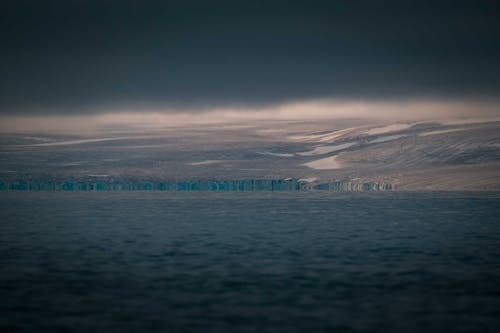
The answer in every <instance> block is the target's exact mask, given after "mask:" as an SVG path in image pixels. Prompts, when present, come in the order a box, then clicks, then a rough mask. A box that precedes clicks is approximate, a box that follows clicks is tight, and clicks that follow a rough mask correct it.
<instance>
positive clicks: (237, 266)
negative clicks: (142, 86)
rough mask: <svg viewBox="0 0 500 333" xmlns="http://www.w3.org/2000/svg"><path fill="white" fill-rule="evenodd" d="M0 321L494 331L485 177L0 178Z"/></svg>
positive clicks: (112, 326) (100, 328)
mask: <svg viewBox="0 0 500 333" xmlns="http://www.w3.org/2000/svg"><path fill="white" fill-rule="evenodd" d="M0 212H1V213H0V214H1V222H0V331H1V332H323V331H328V332H332V331H339V332H344V331H346V332H349V331H352V332H388V331H389V332H445V331H447V332H498V331H500V194H499V193H372V194H365V193H352V194H340V193H326V192H300V193H267V192H252V193H234V192H232V193H213V192H198V193H182V192H91V193H85V192H3V193H0Z"/></svg>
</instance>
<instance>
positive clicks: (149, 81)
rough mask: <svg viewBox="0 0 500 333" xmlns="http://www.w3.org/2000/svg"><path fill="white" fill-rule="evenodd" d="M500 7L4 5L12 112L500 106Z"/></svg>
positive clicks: (3, 87) (0, 14)
mask: <svg viewBox="0 0 500 333" xmlns="http://www.w3.org/2000/svg"><path fill="white" fill-rule="evenodd" d="M499 4H500V2H498V1H479V0H476V1H472V0H471V1H456V0H455V1H422V0H420V1H403V0H400V1H355V0H350V1H347V0H346V1H333V0H332V1H312V0H308V1H293V0H287V1H269V0H268V1H255V0H253V1H147V2H146V1H106V0H100V1H90V0H87V1H70V0H64V1H43V0H33V1H22V0H11V1H2V2H1V4H0V24H1V29H0V38H1V43H2V44H1V45H2V52H1V53H0V73H1V75H0V113H3V114H25V113H27V114H34V113H38V114H44V113H51V114H52V113H61V114H79V113H86V112H96V110H103V109H116V108H132V109H133V108H135V109H138V108H139V109H140V108H141V107H145V108H154V109H155V110H158V109H159V108H165V109H175V110H177V111H178V110H179V109H180V110H185V112H189V111H193V110H194V111H196V110H206V109H210V108H227V107H243V108H252V107H269V106H272V105H279V104H284V103H293V102H300V101H303V100H315V99H324V98H327V99H345V100H358V99H359V100H365V101H366V100H377V101H380V100H404V99H417V100H473V101H476V102H477V101H479V102H481V101H491V100H496V99H497V96H498V95H499V92H500V64H499V59H500V17H499V13H500V5H499Z"/></svg>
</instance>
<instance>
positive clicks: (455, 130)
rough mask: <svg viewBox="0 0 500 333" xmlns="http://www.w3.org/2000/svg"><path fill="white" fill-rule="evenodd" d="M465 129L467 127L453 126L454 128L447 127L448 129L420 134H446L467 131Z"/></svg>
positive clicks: (421, 134)
mask: <svg viewBox="0 0 500 333" xmlns="http://www.w3.org/2000/svg"><path fill="white" fill-rule="evenodd" d="M465 130H466V128H452V129H446V130H439V131H431V132H424V133H420V134H419V135H418V136H429V135H437V134H445V133H452V132H459V131H465Z"/></svg>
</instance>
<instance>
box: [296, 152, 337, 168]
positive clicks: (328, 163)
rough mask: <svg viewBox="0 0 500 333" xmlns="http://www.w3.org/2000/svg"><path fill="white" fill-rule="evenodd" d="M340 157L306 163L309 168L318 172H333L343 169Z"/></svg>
mask: <svg viewBox="0 0 500 333" xmlns="http://www.w3.org/2000/svg"><path fill="white" fill-rule="evenodd" d="M337 158H338V156H337V155H335V156H330V157H326V158H322V159H319V160H314V161H311V162H307V163H304V164H302V165H305V166H307V167H309V168H312V169H316V170H332V169H340V168H342V164H341V163H340V162H339V161H338V160H337Z"/></svg>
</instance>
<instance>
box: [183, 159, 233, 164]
mask: <svg viewBox="0 0 500 333" xmlns="http://www.w3.org/2000/svg"><path fill="white" fill-rule="evenodd" d="M222 162H224V161H223V160H205V161H199V162H191V163H187V164H188V165H207V164H215V163H222Z"/></svg>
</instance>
